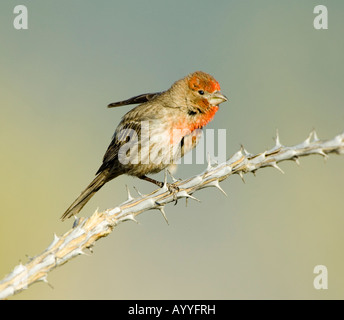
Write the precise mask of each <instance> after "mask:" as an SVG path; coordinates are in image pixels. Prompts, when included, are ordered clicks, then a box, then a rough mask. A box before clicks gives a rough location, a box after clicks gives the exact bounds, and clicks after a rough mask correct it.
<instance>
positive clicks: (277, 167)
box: [271, 162, 284, 174]
mask: <svg viewBox="0 0 344 320" xmlns="http://www.w3.org/2000/svg"><path fill="white" fill-rule="evenodd" d="M271 166H272V167H274V168H275V169H277V170H278V171H279V172H281V173H283V174H284V171H283V170H282V169H281V168H280V167H279V166H278V165H277V163H276V162H272V163H271Z"/></svg>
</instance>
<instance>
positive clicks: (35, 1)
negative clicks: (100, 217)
mask: <svg viewBox="0 0 344 320" xmlns="http://www.w3.org/2000/svg"><path fill="white" fill-rule="evenodd" d="M16 4H24V5H26V6H27V8H28V12H29V29H28V30H15V29H14V27H13V19H14V17H15V15H14V14H13V9H14V7H15V5H16ZM318 4H319V1H311V0H308V1H298V0H289V1H285V0H283V1H282V0H279V1H276V0H275V1H268V0H260V1H255V0H246V1H229V0H224V1H208V2H200V1H173V2H172V1H170V2H166V1H164V2H163V1H158V0H156V1H122V2H120V1H97V2H95V1H90V0H82V1H81V0H74V1H72V2H71V1H67V0H60V1H45V0H44V1H43V0H31V1H27V0H22V1H21V2H20V3H16V2H15V1H14V2H13V1H8V0H6V1H1V3H0V38H1V52H0V58H1V63H0V70H1V73H0V88H1V89H0V90H1V94H0V105H1V108H0V145H1V153H0V157H1V166H0V176H1V185H0V203H1V220H0V279H2V278H3V277H4V276H5V275H6V274H7V273H9V272H10V271H11V270H12V269H13V267H14V266H15V265H17V264H18V263H19V262H23V263H25V262H26V261H27V260H28V257H30V256H35V255H37V254H39V253H40V252H42V251H43V250H44V249H45V248H46V247H47V246H48V245H49V244H50V242H51V241H52V240H53V234H54V233H56V234H57V235H61V234H63V233H65V232H66V231H67V230H69V228H70V227H71V225H72V223H73V221H72V220H68V221H66V222H64V223H62V222H61V221H60V220H59V218H60V216H61V214H62V213H63V212H64V211H65V209H66V208H67V207H68V206H69V205H70V204H71V202H72V201H73V200H74V199H75V198H76V197H77V196H78V195H79V193H80V191H81V190H82V189H84V187H86V185H87V184H88V183H89V182H90V181H91V179H93V177H94V174H95V172H96V170H97V169H98V167H99V166H100V164H101V161H102V157H103V154H104V152H105V150H106V148H107V146H108V144H109V143H110V140H111V136H112V134H113V132H114V130H115V128H116V126H117V124H118V123H119V121H120V119H121V117H122V116H123V115H124V113H126V112H127V111H128V110H129V108H130V107H123V108H118V109H107V108H106V105H107V104H108V103H110V102H114V101H118V100H121V99H126V98H128V97H131V96H133V95H137V94H140V93H145V92H154V91H159V90H165V89H167V88H169V86H170V85H171V84H172V83H173V82H174V81H176V80H178V79H180V78H182V77H184V76H185V75H187V74H188V73H190V72H193V71H196V70H203V71H205V72H208V73H210V74H212V75H213V76H214V77H215V78H216V79H217V80H218V81H219V83H220V84H221V88H222V91H223V93H224V94H226V95H227V97H228V98H229V102H227V103H224V104H222V105H221V107H220V110H219V112H218V113H217V115H216V117H215V119H214V120H213V121H212V122H211V123H210V124H209V126H208V128H213V129H216V128H221V129H226V130H227V146H226V152H227V155H228V156H230V155H232V154H233V153H235V152H236V151H237V150H238V149H239V148H240V145H241V144H243V145H244V146H245V148H246V149H247V150H248V151H249V152H251V153H258V152H262V151H264V150H266V149H267V148H270V147H271V146H273V144H274V141H273V139H272V138H273V137H274V135H275V131H276V129H278V130H279V133H280V137H281V142H282V143H283V144H285V145H293V144H297V143H300V142H302V141H303V140H304V139H305V138H306V137H307V136H308V134H309V132H310V131H311V130H312V129H316V130H317V133H318V135H319V137H320V138H323V139H327V138H332V137H334V136H335V135H336V134H339V133H341V132H342V131H343V130H344V107H343V100H344V90H343V89H344V88H343V83H344V81H343V74H344V65H343V56H344V38H343V31H344V20H343V16H342V15H343V10H344V2H343V1H342V0H331V1H328V0H323V1H321V4H323V5H326V6H327V9H328V13H329V20H328V21H329V29H328V30H315V29H314V27H313V20H314V18H315V14H314V13H313V9H314V7H315V6H316V5H318ZM300 162H301V166H300V167H298V166H297V165H295V163H294V162H290V163H289V162H288V163H282V164H281V168H282V169H283V170H284V171H285V174H284V175H282V174H280V173H279V172H278V171H277V170H274V169H264V170H259V171H258V172H257V176H256V177H254V176H253V175H247V176H246V177H245V179H246V183H245V184H243V183H242V181H241V179H240V177H239V176H232V177H230V178H229V179H227V180H226V181H224V182H223V183H222V187H223V189H224V190H225V191H226V192H227V193H228V195H229V197H224V196H223V195H222V194H221V193H220V192H219V191H218V190H215V189H207V190H202V191H200V192H198V193H197V194H196V196H197V197H198V198H199V199H201V200H202V203H198V202H192V201H189V204H188V207H185V205H184V201H180V203H178V205H177V206H173V205H168V206H167V208H166V213H167V216H168V219H169V223H170V225H169V226H168V225H167V224H166V223H165V221H164V219H163V218H162V217H161V214H160V213H158V212H154V211H150V212H146V213H144V214H142V215H140V216H138V220H139V222H140V224H135V223H131V222H126V223H123V224H121V225H119V226H118V228H116V229H115V230H114V232H113V233H112V234H111V235H110V236H109V237H107V238H104V239H102V240H101V241H98V242H97V243H96V245H95V247H94V253H93V254H90V255H89V256H80V257H78V258H77V259H74V260H72V261H71V262H69V263H67V264H66V265H64V266H62V267H60V268H58V269H56V270H54V271H53V272H51V273H50V274H49V276H48V280H49V283H50V284H51V286H52V287H53V288H52V287H51V286H48V285H47V284H44V283H38V284H35V285H33V286H32V287H30V288H29V290H26V291H25V292H22V293H20V294H19V295H16V296H14V297H13V298H12V299H244V298H245V299H343V298H344V293H343V292H344V272H343V270H344V232H343V228H344V210H343V201H342V198H343V188H344V157H343V156H336V155H333V156H330V158H329V160H328V161H327V162H326V163H325V161H324V159H323V158H322V157H320V156H311V157H308V158H302V159H300ZM205 166H206V165H186V164H185V165H181V166H179V169H178V171H177V173H176V176H177V177H180V178H186V177H189V176H190V175H193V174H196V173H199V172H201V171H203V170H204V168H205ZM155 177H156V178H161V175H157V176H155ZM125 184H127V185H128V186H129V188H130V189H131V190H132V193H133V194H135V191H134V190H133V186H135V187H137V188H138V189H139V190H140V191H141V192H143V193H148V192H150V191H152V190H154V186H153V185H150V184H149V183H146V182H142V181H139V180H138V179H134V178H132V177H128V176H122V177H119V178H117V179H116V180H114V181H112V182H110V183H108V184H107V185H106V186H105V187H104V188H103V189H102V190H101V191H100V192H98V193H97V194H96V196H95V197H94V198H92V200H91V201H90V202H89V203H88V205H87V206H86V207H85V208H84V209H83V211H82V212H81V216H89V215H91V214H92V213H93V212H94V210H95V209H96V208H97V207H99V208H100V210H102V209H107V208H111V207H115V206H116V205H118V204H120V203H121V202H123V201H125V200H126V189H125ZM320 264H322V265H325V266H326V267H327V268H328V274H329V278H328V279H329V283H328V286H329V288H328V290H315V289H314V287H313V279H314V277H315V274H313V268H314V267H315V266H316V265H320Z"/></svg>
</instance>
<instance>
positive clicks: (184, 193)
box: [178, 190, 201, 202]
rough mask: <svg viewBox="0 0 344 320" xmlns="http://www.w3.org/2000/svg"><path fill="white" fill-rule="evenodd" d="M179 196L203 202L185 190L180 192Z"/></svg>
mask: <svg viewBox="0 0 344 320" xmlns="http://www.w3.org/2000/svg"><path fill="white" fill-rule="evenodd" d="M178 195H179V196H180V197H185V198H190V199H193V200H195V201H198V202H201V200H199V199H197V198H195V197H194V196H192V195H191V194H188V193H187V192H186V191H185V190H183V191H179V192H178Z"/></svg>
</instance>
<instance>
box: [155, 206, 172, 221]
mask: <svg viewBox="0 0 344 320" xmlns="http://www.w3.org/2000/svg"><path fill="white" fill-rule="evenodd" d="M158 209H159V210H160V212H161V214H162V216H163V217H164V219H165V221H166V223H167V224H168V225H170V224H169V223H168V220H167V217H166V213H165V209H164V206H160V207H158Z"/></svg>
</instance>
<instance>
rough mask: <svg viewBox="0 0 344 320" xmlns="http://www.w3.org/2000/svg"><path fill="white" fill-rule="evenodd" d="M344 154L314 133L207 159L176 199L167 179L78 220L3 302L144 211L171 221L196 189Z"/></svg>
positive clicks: (19, 271) (1, 289)
mask: <svg viewBox="0 0 344 320" xmlns="http://www.w3.org/2000/svg"><path fill="white" fill-rule="evenodd" d="M330 153H337V154H344V133H342V134H339V135H337V136H336V137H334V138H333V139H330V140H319V139H318V137H317V135H316V133H315V131H313V132H311V134H310V135H309V136H308V137H307V139H306V140H305V141H303V142H302V143H300V144H297V145H295V146H292V147H286V146H283V145H282V144H281V142H280V138H279V135H278V133H277V135H276V139H275V145H274V147H273V148H271V149H269V150H266V151H264V152H262V153H258V154H255V155H254V154H251V153H249V152H248V151H246V150H245V148H244V147H241V149H240V150H239V151H238V152H236V153H235V154H234V155H233V156H232V157H231V158H230V159H229V160H227V161H226V162H224V163H221V164H216V165H214V164H213V163H212V161H211V159H210V158H209V159H208V166H207V168H206V170H205V171H204V172H202V173H201V174H199V175H196V176H194V177H191V178H189V179H186V180H183V181H177V182H175V184H176V185H177V186H178V188H179V189H178V191H176V194H174V195H173V194H171V193H170V191H169V189H168V187H167V178H166V175H165V183H164V186H163V187H162V188H160V189H157V190H155V191H154V192H152V193H150V194H148V195H142V194H140V193H139V197H137V198H133V197H132V196H131V194H130V192H129V189H127V190H128V200H127V201H125V202H123V203H122V204H120V205H119V206H117V207H116V208H113V209H108V210H105V211H103V212H98V211H96V212H95V213H94V214H93V215H92V216H91V217H89V218H78V219H76V220H75V222H74V224H73V228H72V229H71V230H69V231H68V232H66V233H65V234H64V235H62V236H61V237H58V236H56V235H54V239H53V241H52V243H51V244H50V245H49V246H48V248H47V249H45V250H44V251H43V252H42V253H41V254H39V255H37V256H36V257H34V258H32V259H31V260H30V261H29V262H28V263H26V264H25V265H23V264H19V265H18V266H16V267H15V268H14V270H13V271H12V272H11V273H10V274H9V275H7V276H6V277H5V278H4V279H3V280H2V281H0V299H5V298H7V297H9V296H11V295H13V294H16V293H18V292H20V291H22V290H23V289H26V288H28V286H30V285H31V284H33V283H35V282H37V281H45V282H46V281H47V275H48V273H49V272H50V271H51V270H53V269H54V268H56V267H58V266H60V265H62V264H64V263H66V262H67V261H69V260H71V259H72V258H74V257H76V256H78V255H81V254H84V250H85V249H86V248H88V249H91V248H92V246H93V245H94V243H95V241H97V240H99V239H100V238H102V237H106V236H107V235H108V234H109V233H111V232H112V230H113V229H114V227H116V226H117V225H118V224H119V223H121V222H124V221H128V220H132V221H135V222H137V221H136V219H135V217H136V216H137V215H139V214H140V213H142V212H145V211H148V210H152V209H157V210H160V212H161V214H162V215H163V217H164V219H165V220H166V221H167V217H166V213H165V210H164V208H165V205H166V204H167V203H169V202H173V201H175V200H176V198H177V199H179V198H187V199H189V198H190V199H193V200H197V201H199V200H198V199H197V198H195V197H194V196H193V195H192V194H193V193H194V192H196V191H197V190H200V189H203V188H207V187H215V188H217V189H219V190H220V191H221V192H222V193H224V194H225V195H226V193H225V191H224V190H223V189H222V188H221V186H220V183H219V182H221V181H223V180H224V179H226V178H228V177H229V176H230V175H233V174H239V175H240V176H241V178H242V179H243V175H244V174H245V173H248V172H252V173H255V172H256V171H257V170H258V169H261V168H265V167H273V168H275V169H277V170H279V171H280V172H282V173H283V171H282V169H281V168H280V167H279V166H278V165H277V164H278V163H279V162H282V161H285V160H293V161H295V162H296V163H299V160H298V159H299V157H303V156H308V155H312V154H319V155H321V156H323V157H325V159H327V158H328V154H330Z"/></svg>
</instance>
